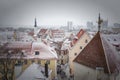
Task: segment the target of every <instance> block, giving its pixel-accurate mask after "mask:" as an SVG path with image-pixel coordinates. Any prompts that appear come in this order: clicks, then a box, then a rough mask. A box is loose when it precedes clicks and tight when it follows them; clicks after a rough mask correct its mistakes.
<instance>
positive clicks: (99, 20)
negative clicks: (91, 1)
mask: <svg viewBox="0 0 120 80" xmlns="http://www.w3.org/2000/svg"><path fill="white" fill-rule="evenodd" d="M102 22H103V20H102V19H101V17H100V13H99V17H98V22H97V23H98V31H100V28H101V23H102Z"/></svg>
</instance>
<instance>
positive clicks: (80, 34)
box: [71, 29, 85, 46]
mask: <svg viewBox="0 0 120 80" xmlns="http://www.w3.org/2000/svg"><path fill="white" fill-rule="evenodd" d="M84 33H85V31H84V30H83V29H81V30H80V31H79V32H78V33H77V35H76V37H75V38H74V39H73V41H72V43H71V46H73V45H74V44H76V42H77V41H78V40H79V39H80V37H81V36H82V35H83V34H84Z"/></svg>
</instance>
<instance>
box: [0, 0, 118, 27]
mask: <svg viewBox="0 0 120 80" xmlns="http://www.w3.org/2000/svg"><path fill="white" fill-rule="evenodd" d="M119 3H120V1H119V0H0V24H1V25H33V24H34V18H35V17H36V18H37V24H38V25H67V21H72V22H73V23H74V24H75V25H86V22H87V21H92V22H93V23H94V24H96V21H97V17H98V13H99V12H100V13H101V16H102V18H103V19H104V20H108V22H109V25H112V24H113V23H119V22H120V15H119V14H120V10H119V7H120V5H119Z"/></svg>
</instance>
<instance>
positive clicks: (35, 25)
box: [34, 18, 37, 27]
mask: <svg viewBox="0 0 120 80" xmlns="http://www.w3.org/2000/svg"><path fill="white" fill-rule="evenodd" d="M34 27H37V21H36V18H35V23H34Z"/></svg>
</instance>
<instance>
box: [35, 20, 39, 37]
mask: <svg viewBox="0 0 120 80" xmlns="http://www.w3.org/2000/svg"><path fill="white" fill-rule="evenodd" d="M37 31H38V27H37V20H36V18H35V19H34V35H35V36H36V35H37Z"/></svg>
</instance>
